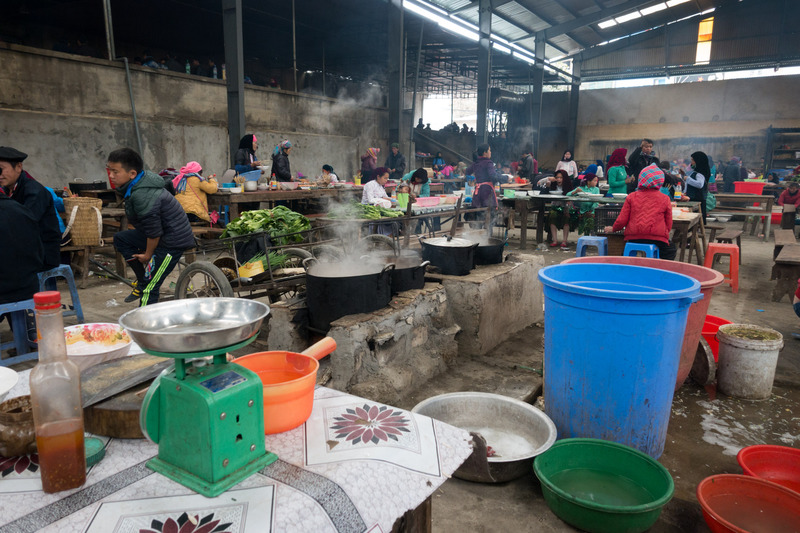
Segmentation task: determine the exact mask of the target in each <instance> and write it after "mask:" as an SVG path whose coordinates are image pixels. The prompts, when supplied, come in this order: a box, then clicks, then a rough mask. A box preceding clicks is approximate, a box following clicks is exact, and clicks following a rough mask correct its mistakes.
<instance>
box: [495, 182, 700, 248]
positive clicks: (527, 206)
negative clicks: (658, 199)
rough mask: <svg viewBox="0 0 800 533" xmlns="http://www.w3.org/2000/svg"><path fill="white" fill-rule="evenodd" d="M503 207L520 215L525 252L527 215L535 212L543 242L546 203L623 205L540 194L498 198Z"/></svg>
mask: <svg viewBox="0 0 800 533" xmlns="http://www.w3.org/2000/svg"><path fill="white" fill-rule="evenodd" d="M498 200H499V201H501V202H502V203H503V204H504V205H507V206H513V207H514V210H515V211H516V212H517V213H519V215H520V233H519V248H520V250H525V249H526V248H527V242H528V213H529V212H530V211H532V210H536V212H537V213H538V221H539V222H538V223H537V224H536V242H537V244H539V243H542V242H544V223H543V221H544V218H545V206H546V204H548V203H560V204H565V203H567V202H576V203H581V202H592V203H597V204H601V205H609V204H610V205H620V206H621V205H622V204H623V203H625V199H624V198H619V199H617V198H598V199H593V198H585V197H581V196H555V195H552V194H540V195H534V196H526V197H518V198H505V197H500V198H498ZM679 205H680V206H681V207H688V208H690V209H691V210H692V211H699V210H700V203H699V202H681V203H680V204H679ZM531 206H532V207H533V209H531Z"/></svg>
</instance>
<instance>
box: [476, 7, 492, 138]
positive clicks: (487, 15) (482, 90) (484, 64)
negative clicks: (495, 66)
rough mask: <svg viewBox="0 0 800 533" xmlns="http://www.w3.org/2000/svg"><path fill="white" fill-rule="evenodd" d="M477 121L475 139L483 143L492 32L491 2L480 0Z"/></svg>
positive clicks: (486, 136) (487, 105) (489, 76)
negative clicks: (490, 36)
mask: <svg viewBox="0 0 800 533" xmlns="http://www.w3.org/2000/svg"><path fill="white" fill-rule="evenodd" d="M478 28H479V29H478V121H477V128H476V130H475V133H476V134H477V135H476V136H475V141H476V142H477V143H478V144H480V143H485V142H486V141H487V140H489V131H488V128H487V115H488V113H489V82H490V80H491V69H492V64H491V58H492V56H491V48H490V44H489V35H490V34H491V33H492V2H491V0H480V2H479V4H478Z"/></svg>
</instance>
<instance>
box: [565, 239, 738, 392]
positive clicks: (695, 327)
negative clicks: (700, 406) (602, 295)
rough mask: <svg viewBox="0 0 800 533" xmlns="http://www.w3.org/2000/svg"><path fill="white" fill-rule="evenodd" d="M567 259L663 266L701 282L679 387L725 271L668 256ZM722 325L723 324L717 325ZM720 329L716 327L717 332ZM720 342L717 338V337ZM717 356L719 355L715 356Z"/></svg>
mask: <svg viewBox="0 0 800 533" xmlns="http://www.w3.org/2000/svg"><path fill="white" fill-rule="evenodd" d="M563 263H614V264H618V265H632V266H642V267H649V268H657V269H659V270H668V271H670V272H676V273H678V274H683V275H685V276H689V277H690V278H694V279H696V280H697V281H698V282H700V292H701V293H702V294H703V299H702V300H699V301H697V302H695V303H693V304H692V305H691V306H689V316H688V318H687V319H686V331H685V332H684V334H683V344H682V345H681V356H680V361H679V362H678V378H677V380H676V382H675V390H678V389H679V388H680V387H681V385H683V382H684V381H686V377H687V376H688V375H689V372H690V371H691V370H692V364H693V363H694V356H695V354H696V353H697V345H698V344H699V343H700V335H701V334H702V332H703V324H704V322H705V318H706V313H708V305H709V304H710V303H711V295H712V293H713V292H714V287H716V286H717V285H719V284H720V283H722V280H723V279H724V277H723V275H722V273H720V272H717V271H716V270H712V269H710V268H706V267H702V266H699V265H692V264H690V263H681V262H679V261H667V260H666V259H650V258H648V257H620V256H613V255H601V256H592V257H575V258H573V259H567V260H566V261H563ZM717 327H718V328H719V326H717ZM714 333H716V331H715V332H714ZM715 342H716V341H715ZM714 358H715V359H716V355H715V356H714Z"/></svg>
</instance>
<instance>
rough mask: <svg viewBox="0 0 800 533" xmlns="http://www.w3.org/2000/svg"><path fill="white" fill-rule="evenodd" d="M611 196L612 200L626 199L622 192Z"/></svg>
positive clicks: (625, 194)
mask: <svg viewBox="0 0 800 533" xmlns="http://www.w3.org/2000/svg"><path fill="white" fill-rule="evenodd" d="M611 196H613V197H614V198H616V199H617V200H622V199H624V198H627V197H628V195H627V193H624V192H615V193H614V194H612V195H611Z"/></svg>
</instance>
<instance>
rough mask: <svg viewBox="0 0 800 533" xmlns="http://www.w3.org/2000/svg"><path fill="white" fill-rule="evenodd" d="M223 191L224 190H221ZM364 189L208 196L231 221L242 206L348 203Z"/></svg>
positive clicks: (257, 192)
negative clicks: (323, 201) (324, 201)
mask: <svg viewBox="0 0 800 533" xmlns="http://www.w3.org/2000/svg"><path fill="white" fill-rule="evenodd" d="M221 190H222V189H221ZM363 190H364V189H363V187H352V188H327V189H305V190H304V189H295V190H293V191H282V190H278V191H269V190H267V191H253V192H241V193H236V194H234V193H229V192H216V193H214V194H209V195H208V205H209V209H211V208H217V209H219V208H225V207H229V209H230V214H229V215H230V220H233V219H235V218H238V217H239V215H241V211H240V209H239V207H240V205H241V204H248V203H255V202H268V203H269V204H270V205H274V204H275V202H279V201H288V200H311V199H322V198H329V199H331V200H334V201H347V200H350V199H356V200H361V195H362V194H363Z"/></svg>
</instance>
